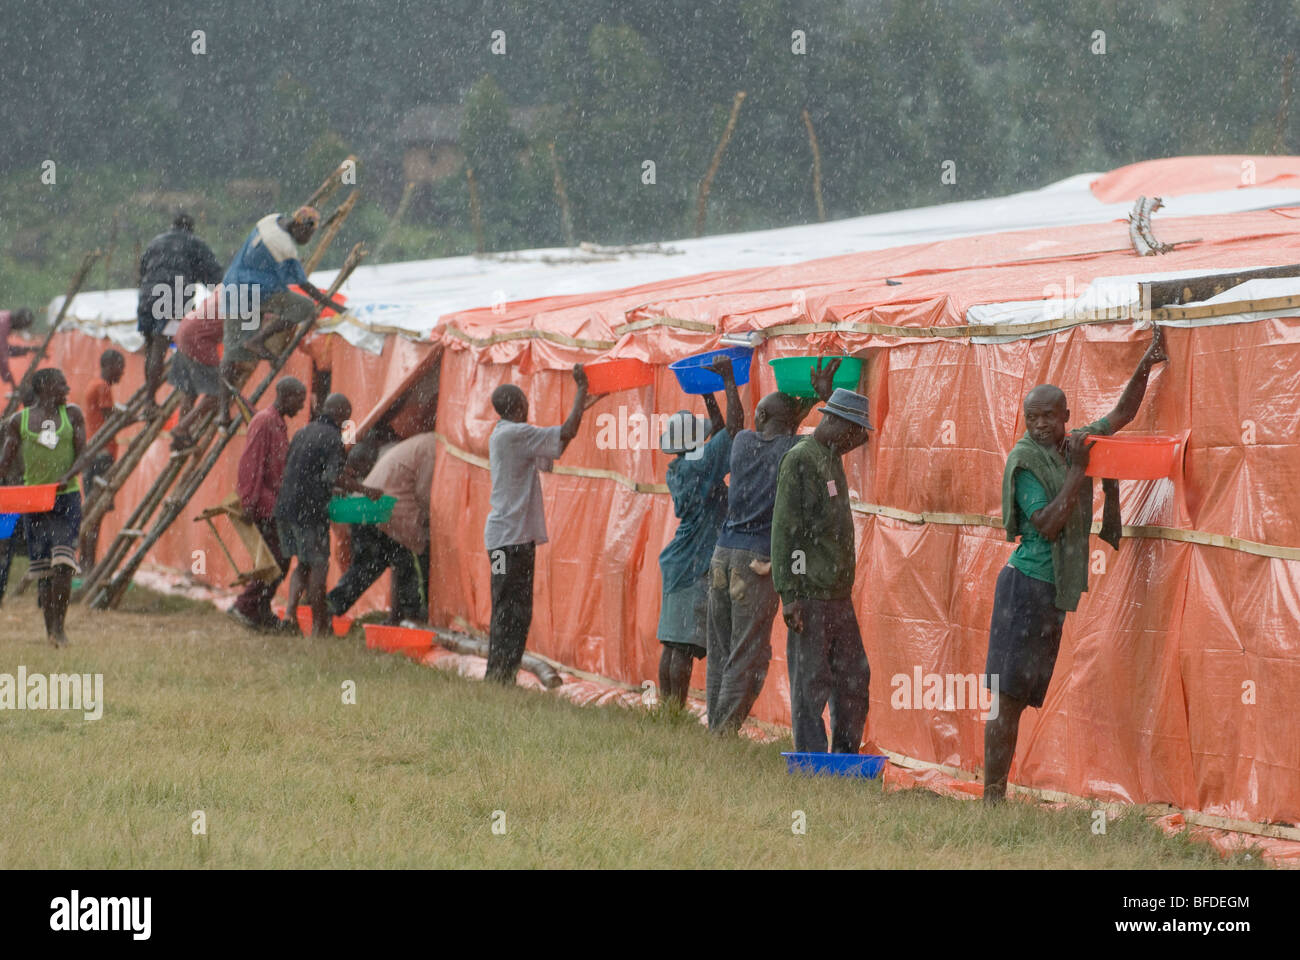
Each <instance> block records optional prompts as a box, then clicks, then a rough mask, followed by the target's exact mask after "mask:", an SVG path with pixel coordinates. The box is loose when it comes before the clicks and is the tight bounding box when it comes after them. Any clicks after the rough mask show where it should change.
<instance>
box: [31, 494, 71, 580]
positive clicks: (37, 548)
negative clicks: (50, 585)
mask: <svg viewBox="0 0 1300 960" xmlns="http://www.w3.org/2000/svg"><path fill="white" fill-rule="evenodd" d="M24 529H25V531H26V536H27V559H28V560H30V561H31V566H30V567H29V569H30V570H31V572H32V573H34V574H41V573H44V572H46V571H48V570H49V569H50V568H51V567H54V566H67V567H71V568H72V571H73V572H74V573H80V572H81V568H80V567H78V566H77V538H78V537H79V536H80V535H81V491H80V490H73V491H72V492H71V493H61V494H59V495H58V496H57V497H55V498H54V509H53V510H47V511H46V512H45V513H29V514H27V515H26V517H25V518H24Z"/></svg>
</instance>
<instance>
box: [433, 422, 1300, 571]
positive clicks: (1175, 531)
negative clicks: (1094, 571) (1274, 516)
mask: <svg viewBox="0 0 1300 960" xmlns="http://www.w3.org/2000/svg"><path fill="white" fill-rule="evenodd" d="M434 437H436V438H437V440H438V442H439V443H440V444H442V446H443V448H444V449H445V450H446V451H447V453H449V454H451V455H452V456H453V457H455V458H456V459H457V460H462V461H464V462H465V463H468V464H471V465H473V466H476V467H479V468H480V469H483V470H487V469H488V460H487V458H486V457H481V456H479V455H477V454H474V453H470V452H469V451H467V450H462V449H460V448H459V447H457V446H455V445H454V444H452V443H451V442H449V441H448V440H447V438H446V437H445V436H444V435H443V434H441V433H438V432H437V431H434ZM552 472H553V473H557V474H563V475H566V476H571V477H588V478H592V479H596V480H613V481H614V482H615V483H618V484H621V485H622V486H624V487H627V488H628V489H629V490H632V491H634V492H636V493H645V494H667V493H668V487H667V485H666V484H662V483H645V482H642V481H639V480H633V479H632V478H631V477H627V476H624V475H623V474H621V473H618V472H616V471H614V470H605V469H603V468H599V467H572V466H566V465H562V464H556V466H555V468H554V470H553V471H552ZM849 503H850V505H851V507H852V509H853V510H854V512H856V513H863V514H869V515H872V516H879V517H886V518H888V519H890V520H901V521H903V522H904V523H910V524H916V525H923V524H930V523H933V524H940V525H944V526H961V527H992V528H993V529H996V530H1001V529H1003V526H1002V518H1001V517H996V516H992V515H990V514H983V513H938V512H925V513H913V512H912V511H910V510H902V509H900V508H898V507H887V506H883V505H881V504H876V503H864V502H863V501H861V500H850V501H849ZM1100 531H1101V524H1100V523H1099V522H1097V521H1093V524H1092V532H1093V533H1098V532H1100ZM1123 536H1125V537H1128V538H1131V539H1135V540H1139V539H1140V540H1172V541H1175V542H1178V543H1192V544H1196V545H1198V546H1204V547H1220V548H1222V549H1224V550H1235V551H1237V552H1238V553H1249V554H1252V555H1254V556H1258V557H1270V558H1272V559H1275V560H1300V547H1286V546H1281V545H1278V544H1271V543H1260V542H1258V541H1255V540H1245V539H1243V538H1241V537H1234V536H1229V535H1227V534H1222V533H1210V532H1208V531H1205V530H1185V529H1182V528H1181V527H1161V526H1129V525H1127V524H1125V525H1124V527H1123Z"/></svg>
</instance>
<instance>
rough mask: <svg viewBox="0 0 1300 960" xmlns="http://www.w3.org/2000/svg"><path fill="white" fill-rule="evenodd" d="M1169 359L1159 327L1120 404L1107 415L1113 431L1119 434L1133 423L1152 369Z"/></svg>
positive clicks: (1162, 333) (1163, 336) (1139, 362)
mask: <svg viewBox="0 0 1300 960" xmlns="http://www.w3.org/2000/svg"><path fill="white" fill-rule="evenodd" d="M1168 359H1169V355H1168V354H1167V353H1165V332H1164V330H1162V329H1161V328H1160V327H1159V326H1157V327H1156V330H1155V334H1154V335H1153V336H1152V337H1151V346H1149V347H1147V351H1146V353H1144V354H1142V359H1141V360H1139V361H1138V365H1137V369H1136V370H1134V371H1133V377H1132V378H1131V379H1130V380H1129V382H1128V386H1127V387H1125V388H1124V392H1123V393H1122V394H1121V395H1120V398H1119V403H1117V404H1115V409H1114V410H1112V411H1111V412H1110V413H1109V414H1107V415H1106V419H1107V420H1109V421H1110V428H1111V430H1113V431H1114V432H1115V433H1118V432H1119V431H1120V430H1122V429H1124V428H1125V427H1127V426H1128V425H1129V424H1130V423H1132V422H1133V418H1134V417H1136V416H1137V412H1138V408H1140V407H1141V406H1142V398H1143V397H1144V396H1146V392H1147V378H1148V377H1150V376H1151V368H1152V367H1154V366H1155V365H1156V364H1157V363H1164V362H1166V361H1167V360H1168Z"/></svg>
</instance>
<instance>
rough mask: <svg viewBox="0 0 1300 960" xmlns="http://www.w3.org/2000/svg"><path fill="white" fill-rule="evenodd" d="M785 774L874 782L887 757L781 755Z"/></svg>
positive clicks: (864, 754)
mask: <svg viewBox="0 0 1300 960" xmlns="http://www.w3.org/2000/svg"><path fill="white" fill-rule="evenodd" d="M781 756H783V757H785V764H786V772H787V773H805V774H819V775H821V776H828V777H863V778H866V779H869V780H874V779H875V778H876V777H878V776H880V771H881V770H884V769H885V763H886V761H888V760H889V758H888V757H883V756H879V755H877V754H873V753H783V754H781Z"/></svg>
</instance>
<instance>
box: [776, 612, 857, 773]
mask: <svg viewBox="0 0 1300 960" xmlns="http://www.w3.org/2000/svg"><path fill="white" fill-rule="evenodd" d="M803 606H804V629H803V630H802V631H794V630H791V631H790V635H789V639H788V641H787V643H786V651H785V658H786V663H787V665H788V666H789V668H790V725H791V727H793V730H794V748H795V750H796V751H799V752H802V753H825V752H826V727H825V725H824V724H823V723H822V711H823V710H824V709H825V708H826V704H827V703H828V702H829V703H830V707H831V751H830V752H831V753H857V752H858V749H859V748H860V747H861V746H862V735H863V733H864V732H865V731H866V727H867V708H868V700H867V688H868V686H869V685H870V683H871V667H870V666H869V665H868V664H867V653H866V651H865V650H863V649H862V634H861V632H860V631H859V630H858V617H857V614H856V613H854V611H853V601H852V600H850V599H848V598H846V599H843V600H805V601H804V602H803Z"/></svg>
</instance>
